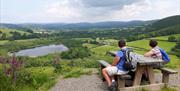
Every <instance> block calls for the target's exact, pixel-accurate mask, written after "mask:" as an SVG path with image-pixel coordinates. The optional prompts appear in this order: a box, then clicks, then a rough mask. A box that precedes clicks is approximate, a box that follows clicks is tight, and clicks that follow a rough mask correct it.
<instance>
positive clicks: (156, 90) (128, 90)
mask: <svg viewBox="0 0 180 91" xmlns="http://www.w3.org/2000/svg"><path fill="white" fill-rule="evenodd" d="M116 53H117V52H115V51H110V52H108V53H107V54H110V55H111V56H115V55H116ZM130 55H131V57H134V58H135V59H133V61H137V67H136V70H135V77H134V79H133V83H132V86H131V87H125V83H126V80H127V79H129V77H131V76H130V75H128V74H126V75H123V76H127V77H128V78H126V77H122V75H118V81H117V82H118V90H119V91H136V90H142V89H144V88H146V89H148V90H152V91H160V89H161V88H162V87H163V86H164V84H167V83H168V81H169V75H170V74H176V73H177V71H174V70H172V69H168V68H159V70H161V72H162V74H163V77H162V83H155V76H154V71H153V65H155V64H160V63H163V62H164V61H163V60H160V59H154V58H150V57H144V56H143V55H140V54H137V53H133V52H131V53H130ZM99 63H100V65H101V69H102V68H103V67H106V65H109V64H108V63H107V62H105V61H103V60H100V61H99ZM144 70H147V73H148V77H149V82H150V84H149V85H140V83H141V79H142V74H143V72H144Z"/></svg>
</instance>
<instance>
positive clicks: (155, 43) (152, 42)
mask: <svg viewBox="0 0 180 91" xmlns="http://www.w3.org/2000/svg"><path fill="white" fill-rule="evenodd" d="M157 45H158V42H157V41H156V40H150V41H149V46H151V47H152V48H153V47H156V46H157Z"/></svg>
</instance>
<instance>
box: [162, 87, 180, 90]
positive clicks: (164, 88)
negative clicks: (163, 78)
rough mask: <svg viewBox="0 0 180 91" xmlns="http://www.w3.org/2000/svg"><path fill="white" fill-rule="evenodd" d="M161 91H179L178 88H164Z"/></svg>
mask: <svg viewBox="0 0 180 91" xmlns="http://www.w3.org/2000/svg"><path fill="white" fill-rule="evenodd" d="M161 91H178V90H177V88H174V87H167V86H164V87H163V88H162V89H161Z"/></svg>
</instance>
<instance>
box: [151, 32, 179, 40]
mask: <svg viewBox="0 0 180 91" xmlns="http://www.w3.org/2000/svg"><path fill="white" fill-rule="evenodd" d="M169 36H174V37H176V38H177V37H179V36H180V34H172V35H168V36H160V37H155V38H152V39H157V40H164V41H167V40H168V37H169Z"/></svg>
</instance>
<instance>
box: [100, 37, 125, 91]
mask: <svg viewBox="0 0 180 91" xmlns="http://www.w3.org/2000/svg"><path fill="white" fill-rule="evenodd" d="M118 45H119V47H120V49H121V50H119V51H118V52H117V54H116V56H115V58H114V61H113V63H112V65H109V66H107V67H106V68H104V69H102V74H103V76H104V78H105V79H106V81H107V83H108V89H109V90H110V91H111V90H113V89H114V87H115V80H114V77H113V76H114V75H116V74H127V73H128V71H127V70H126V69H125V68H124V66H123V65H124V63H125V58H126V57H125V55H124V53H123V51H122V50H126V49H127V48H126V42H125V40H120V41H119V42H118Z"/></svg>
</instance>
